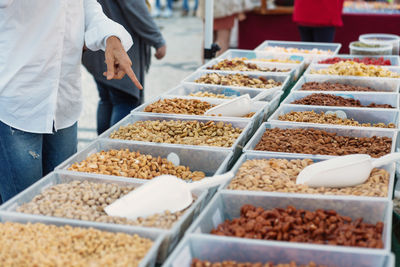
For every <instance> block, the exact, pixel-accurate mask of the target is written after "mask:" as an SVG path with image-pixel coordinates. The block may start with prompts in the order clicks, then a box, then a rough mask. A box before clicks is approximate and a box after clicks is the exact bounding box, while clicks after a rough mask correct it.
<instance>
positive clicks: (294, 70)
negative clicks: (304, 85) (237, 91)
mask: <svg viewBox="0 0 400 267" xmlns="http://www.w3.org/2000/svg"><path fill="white" fill-rule="evenodd" d="M222 60H224V59H219V58H216V59H213V60H211V61H209V62H208V63H207V64H205V65H203V66H201V67H200V68H199V70H205V71H213V72H214V71H215V72H234V73H237V72H239V73H245V74H255V75H262V74H275V73H278V74H285V75H291V76H293V79H295V80H297V78H298V77H299V72H298V70H299V64H296V63H280V64H279V65H277V64H275V62H263V61H254V60H244V62H245V63H252V64H255V65H257V66H258V67H262V68H277V69H289V71H285V72H274V71H271V72H265V71H258V70H254V71H238V70H212V69H208V68H209V67H212V66H214V65H216V64H218V62H220V61H222Z"/></svg>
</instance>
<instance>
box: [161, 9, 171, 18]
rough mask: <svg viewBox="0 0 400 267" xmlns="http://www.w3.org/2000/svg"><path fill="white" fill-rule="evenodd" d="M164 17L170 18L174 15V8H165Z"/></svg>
mask: <svg viewBox="0 0 400 267" xmlns="http://www.w3.org/2000/svg"><path fill="white" fill-rule="evenodd" d="M162 16H163V18H170V17H172V10H171V9H170V8H166V9H164V11H163V13H162Z"/></svg>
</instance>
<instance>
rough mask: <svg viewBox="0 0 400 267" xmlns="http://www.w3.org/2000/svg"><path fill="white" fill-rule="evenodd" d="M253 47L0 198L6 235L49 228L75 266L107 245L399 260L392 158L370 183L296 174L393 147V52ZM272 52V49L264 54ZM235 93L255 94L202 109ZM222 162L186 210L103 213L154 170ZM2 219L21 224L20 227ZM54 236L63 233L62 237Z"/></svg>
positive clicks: (137, 259) (184, 261)
mask: <svg viewBox="0 0 400 267" xmlns="http://www.w3.org/2000/svg"><path fill="white" fill-rule="evenodd" d="M257 46H259V49H258V50H255V51H253V50H228V51H227V52H226V53H224V54H223V55H221V56H220V57H218V58H216V59H215V60H212V61H210V62H209V63H208V64H206V65H204V66H203V67H201V68H200V69H198V70H197V71H196V72H195V73H193V74H192V75H190V76H189V77H187V78H186V79H184V80H183V81H182V83H181V84H180V85H178V86H177V87H175V88H172V89H170V90H169V91H167V92H166V93H165V94H164V95H162V96H158V97H156V98H154V99H151V100H150V101H148V102H146V103H144V104H143V105H142V106H139V107H138V108H136V109H135V110H133V111H132V112H131V114H130V115H128V116H127V117H125V118H124V119H123V120H121V121H120V122H119V123H118V124H116V125H115V126H113V127H112V128H111V129H109V130H108V131H106V132H104V133H103V134H102V135H101V136H99V138H98V139H97V140H96V141H94V142H93V143H91V144H90V145H88V146H87V147H86V148H85V149H83V150H81V151H79V152H78V153H77V154H75V155H74V156H72V157H71V158H70V159H68V160H66V161H65V162H63V163H62V164H61V165H59V166H58V167H57V168H56V170H55V171H54V172H52V173H51V174H49V175H48V176H46V177H44V178H43V179H41V180H40V181H38V182H37V183H35V184H34V185H32V186H31V187H29V188H28V189H27V190H25V191H23V192H22V193H20V194H18V195H17V196H16V197H15V198H13V199H11V200H9V201H8V202H6V203H5V204H3V205H2V206H1V207H0V218H1V220H2V222H7V221H8V222H12V223H11V224H1V225H0V228H1V227H3V228H4V229H3V230H4V233H7V235H6V236H7V237H9V238H8V241H9V242H11V243H10V244H11V246H12V245H14V244H16V245H18V246H21V247H23V251H24V252H26V251H33V250H35V247H34V246H35V245H36V246H38V244H35V243H34V242H32V240H36V239H37V240H40V241H42V240H46V241H47V239H51V241H52V242H51V245H53V246H52V253H53V254H52V255H51V256H52V257H54V260H56V258H57V257H60V262H61V264H64V265H65V264H66V262H67V261H66V258H65V257H64V256H65V252H66V251H67V252H68V255H69V256H71V257H74V260H76V262H75V261H73V263H74V264H75V263H76V264H82V265H83V266H84V265H85V264H88V263H93V261H94V260H95V257H94V256H97V255H102V256H101V257H100V260H99V261H97V263H99V264H103V265H104V266H114V265H115V266H140V267H142V266H143V267H144V266H155V264H156V262H157V263H158V264H164V265H163V266H166V267H170V266H171V267H192V266H193V267H201V266H213V265H211V264H216V265H215V266H224V265H223V264H222V263H221V262H223V261H229V262H228V264H229V265H227V266H243V265H239V264H240V263H244V262H251V264H250V263H249V264H248V265H246V266H261V265H260V264H261V263H262V264H266V263H268V262H269V263H271V265H267V266H274V265H272V264H285V265H279V266H305V267H306V266H312V267H316V266H326V265H328V266H335V267H336V266H337V267H339V266H340V267H353V266H364V267H394V255H393V254H392V253H391V248H392V245H391V244H392V240H394V239H392V232H393V229H392V213H393V201H392V196H393V194H394V192H395V191H397V190H396V188H395V187H396V186H395V171H396V165H395V164H394V163H393V162H388V161H386V160H387V159H386V160H382V159H380V160H379V161H377V162H380V163H379V164H378V163H376V162H375V161H374V162H375V165H373V166H375V167H376V168H373V169H372V168H371V169H372V171H368V172H367V173H366V177H365V178H366V179H365V180H363V181H362V182H358V183H354V184H349V185H348V184H346V185H340V184H339V185H337V186H331V185H327V186H323V185H315V184H310V183H308V182H307V181H306V182H304V183H301V184H300V183H298V181H297V179H298V175H299V174H300V173H302V171H303V170H305V169H307V167H309V166H316V165H314V164H318V163H320V162H322V163H326V162H328V161H327V160H329V159H338V156H343V155H349V154H367V155H369V156H370V157H371V158H372V159H377V158H380V157H383V156H386V155H388V154H390V153H394V152H396V151H397V142H398V139H397V137H398V129H399V117H400V114H399V113H400V111H399V103H400V100H399V88H400V67H399V59H400V58H399V56H385V57H381V56H377V57H373V56H368V57H366V56H353V55H352V56H349V55H338V54H337V53H338V51H339V49H340V46H341V45H340V44H315V43H298V42H287V41H286V42H274V41H264V40H262V42H260V43H258V44H257ZM273 49H276V50H279V51H280V53H275V52H273V53H271V51H266V50H273ZM293 51H295V52H293ZM342 66H345V68H344V69H345V71H343V68H341V67H342ZM306 68H307V69H306ZM352 68H355V69H356V70H357V71H353V70H352ZM304 70H305V72H304V73H303V71H304ZM360 70H362V71H363V72H359V71H360ZM291 84H292V85H291ZM284 94H287V95H288V96H287V97H282V95H284ZM260 95H261V96H263V97H260V99H258V100H257V101H256V100H254V102H251V99H253V98H254V97H257V96H260ZM241 97H244V98H246V97H247V98H248V100H249V101H250V103H251V107H250V109H249V112H248V113H246V112H245V114H243V115H241V116H238V115H235V116H233V115H227V113H224V114H220V116H211V115H207V114H208V113H207V112H208V111H209V110H210V109H212V108H215V107H216V106H226V105H229V103H230V101H232V100H237V99H239V98H241ZM283 98H284V99H283ZM281 100H283V102H282V103H280V102H281ZM243 108H244V107H243V106H237V107H236V109H238V110H240V109H243ZM371 158H369V160H371ZM328 169H329V168H328ZM329 170H330V169H329ZM227 171H231V173H232V176H231V177H230V179H229V180H227V181H226V182H223V183H221V184H218V185H213V186H212V187H211V188H209V189H208V190H198V191H193V192H191V193H190V194H191V197H192V199H193V201H191V203H189V204H188V206H187V207H185V208H183V209H181V210H178V211H174V212H171V211H169V210H165V211H164V212H162V213H153V212H152V210H146V211H145V212H146V213H148V214H151V215H149V216H139V217H134V216H131V215H129V214H126V216H112V215H110V214H109V213H108V209H107V208H108V207H109V206H110V205H111V204H112V203H115V202H117V201H120V200H121V199H124V198H125V197H126V196H129V195H131V194H135V190H136V192H137V190H140V188H143V187H142V186H143V185H144V184H146V185H148V184H149V183H151V182H153V181H155V179H154V178H156V177H158V176H160V175H164V174H167V175H173V176H176V177H177V178H179V179H180V182H181V183H182V181H183V183H185V186H187V184H186V183H196V182H199V181H200V182H203V181H205V180H206V179H209V180H212V179H213V177H214V176H215V175H219V174H223V173H226V172H227ZM333 171H335V169H334V170H333ZM346 174H347V173H346V172H344V173H341V175H342V176H343V175H346ZM206 177H211V178H206ZM322 177H323V176H322ZM214 179H216V178H215V177H214ZM350 179H351V177H350ZM338 180H340V179H338ZM344 180H346V182H348V181H347V179H344ZM322 182H324V181H322ZM325 182H326V181H325ZM329 182H331V181H329ZM342 183H343V181H342ZM171 195H173V194H171ZM150 197H152V198H157V197H158V195H157V194H154V195H150ZM172 197H174V196H172ZM176 197H177V199H179V196H176ZM145 204H147V203H143V202H141V201H136V202H134V203H128V205H135V206H136V205H143V206H144V205H145ZM167 204H168V203H167ZM27 222H32V223H36V222H42V223H44V225H38V224H27ZM17 223H21V224H17ZM65 225H67V226H66V227H64V226H65ZM69 226H72V227H80V228H71V227H69ZM89 227H92V228H94V229H87V228H89ZM10 229H11V230H14V231H15V229H17V231H20V232H22V231H25V232H28V233H29V235H26V236H24V235H16V237H17V238H15V236H14V237H13V235H12V233H13V232H12V231H11V230H10ZM49 232H51V233H52V235H49V236H48V235H47V233H49ZM115 232H119V234H116V233H115ZM10 233H11V234H10ZM57 235H64V236H65V239H62V242H63V246H59V243H58V241H57V238H56V237H57ZM20 236H24V238H22V239H18V238H19V237H20ZM54 236H55V237H54ZM12 237H13V238H12ZM25 238H26V239H25ZM17 239H18V240H17ZM117 239H118V240H117ZM82 240H84V241H82ZM105 240H109V242H108V243H107V242H106V241H105ZM13 242H15V243H13ZM71 242H72V244H75V245H71ZM82 242H83V243H82ZM42 243H46V242H42ZM46 244H47V243H46ZM112 244H114V245H115V246H112ZM96 245H97V246H98V247H97V249H92V246H93V247H95V246H96ZM60 247H63V248H64V247H65V249H64V250H61V249H60ZM44 250H45V248H44V247H42V246H39V249H38V252H39V253H43V251H44ZM93 251H97V252H96V253H98V254H96V253H94V252H93ZM79 252H82V253H81V254H80V253H79ZM14 253H15V252H14ZM63 253H64V254H63ZM10 255H11V252H10ZM82 255H85V256H84V257H82ZM93 255H94V256H93ZM104 255H105V256H104ZM23 256H24V257H28V254H27V253H25V254H23ZM24 259H25V258H18V257H15V258H11V259H9V260H10V262H14V263H16V264H17V265H18V264H22V263H23V260H24ZM52 259H53V258H52ZM33 262H35V263H43V259H42V258H40V257H36V258H35V259H34V261H33ZM116 263H118V264H116ZM220 263H221V264H222V265H218V264H220ZM256 263H258V265H256ZM289 264H290V265H289Z"/></svg>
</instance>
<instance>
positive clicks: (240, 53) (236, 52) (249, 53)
mask: <svg viewBox="0 0 400 267" xmlns="http://www.w3.org/2000/svg"><path fill="white" fill-rule="evenodd" d="M233 58H247V59H248V60H249V61H250V62H263V61H262V60H260V61H258V60H257V59H282V60H286V59H291V60H296V61H300V62H299V63H289V64H298V69H297V70H296V71H295V76H299V75H300V74H301V73H302V72H303V70H304V68H305V61H304V58H303V57H302V56H293V57H291V55H288V54H279V53H268V52H264V51H254V50H242V49H229V50H227V51H225V52H224V53H223V54H222V55H220V56H219V57H217V59H218V60H223V59H233ZM265 62H268V61H265ZM271 63H274V64H275V65H276V66H280V65H281V64H286V63H280V62H271Z"/></svg>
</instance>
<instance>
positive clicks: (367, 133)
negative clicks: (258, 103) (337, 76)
mask: <svg viewBox="0 0 400 267" xmlns="http://www.w3.org/2000/svg"><path fill="white" fill-rule="evenodd" d="M272 128H280V129H318V130H323V131H326V132H329V133H337V134H338V135H341V136H352V137H372V136H379V137H383V136H386V137H389V138H391V139H392V149H391V151H390V152H391V153H393V152H395V148H396V142H397V134H398V131H397V130H394V129H392V130H388V129H381V128H373V129H371V128H366V129H363V128H361V127H339V126H336V125H329V124H326V125H312V126H311V125H307V124H303V123H297V124H294V123H290V122H281V121H279V122H278V121H274V122H264V123H263V124H262V125H261V126H260V128H259V129H258V130H257V132H256V133H255V134H254V136H253V137H252V138H251V139H250V141H249V142H248V143H247V145H246V146H245V147H244V149H243V151H244V152H250V151H252V152H255V153H259V154H263V153H265V152H274V151H258V150H254V148H255V147H256V146H257V144H258V143H259V142H260V140H261V138H262V136H263V134H264V132H265V130H266V129H272ZM274 153H279V154H282V155H301V156H304V157H308V156H310V155H318V154H301V153H284V152H274ZM325 156H327V155H325ZM331 157H333V156H331Z"/></svg>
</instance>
